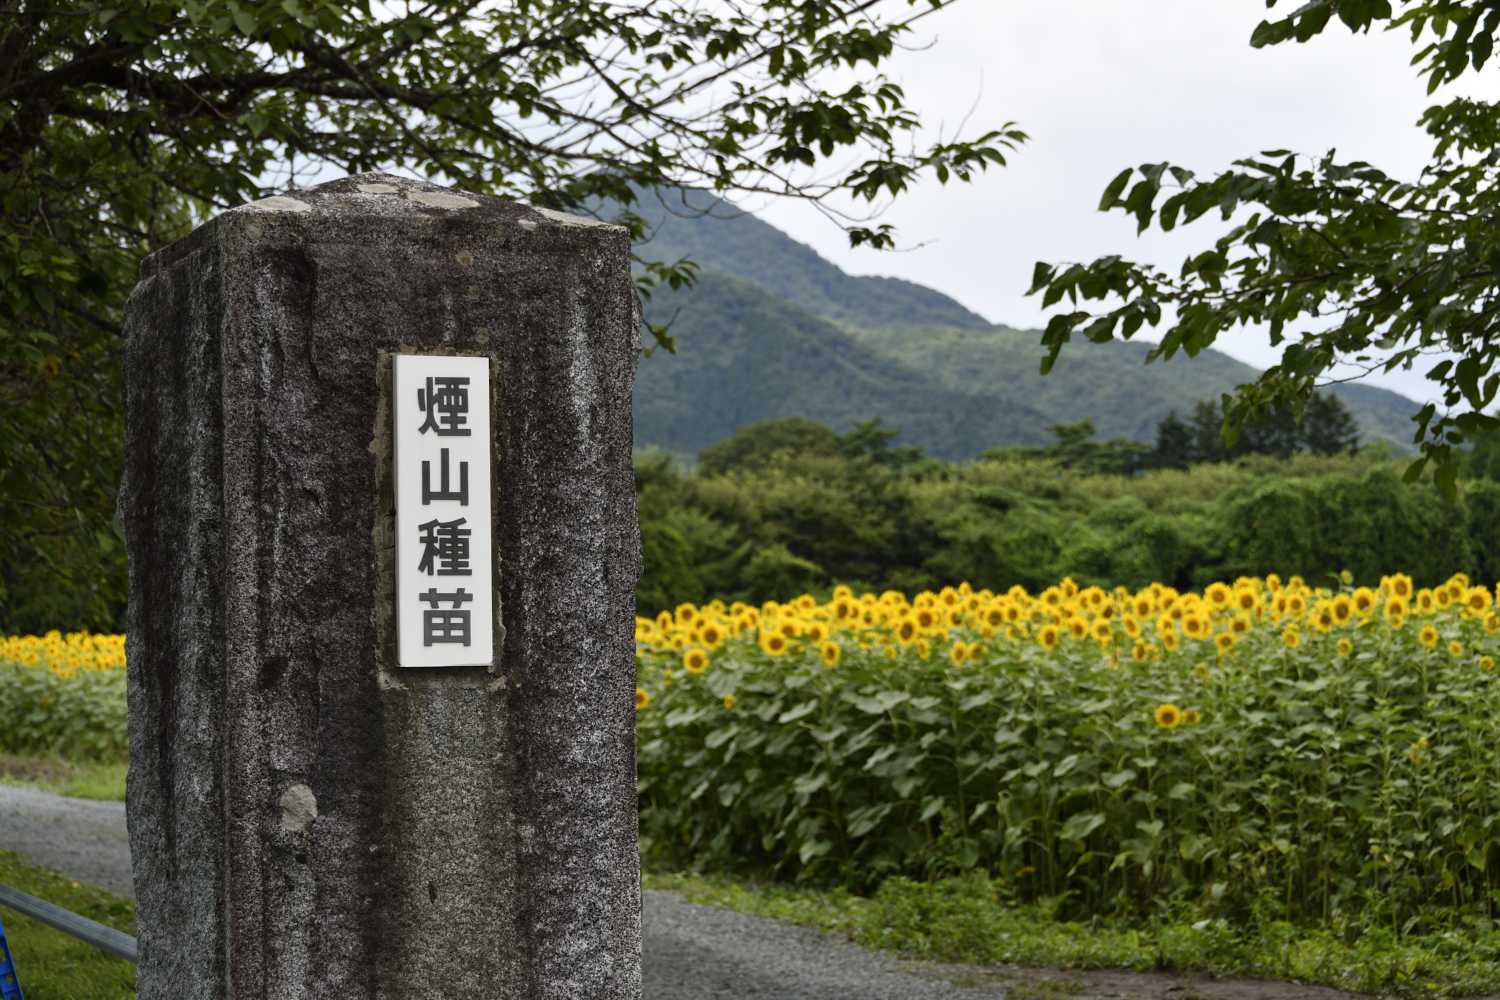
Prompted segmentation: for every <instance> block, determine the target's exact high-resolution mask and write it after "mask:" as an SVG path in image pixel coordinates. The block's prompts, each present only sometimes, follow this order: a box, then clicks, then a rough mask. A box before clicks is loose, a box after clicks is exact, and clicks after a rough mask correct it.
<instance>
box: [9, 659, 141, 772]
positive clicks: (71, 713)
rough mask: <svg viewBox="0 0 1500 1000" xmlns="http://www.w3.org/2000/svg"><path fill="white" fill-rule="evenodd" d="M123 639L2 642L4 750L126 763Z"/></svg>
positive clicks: (127, 744)
mask: <svg viewBox="0 0 1500 1000" xmlns="http://www.w3.org/2000/svg"><path fill="white" fill-rule="evenodd" d="M125 719H126V709H125V637H124V636H123V635H101V634H95V633H90V632H71V633H68V634H67V635H63V634H62V633H60V632H55V631H54V632H48V633H47V634H46V635H28V636H0V752H5V753H20V754H49V755H58V756H63V757H71V758H83V759H95V760H120V759H123V758H124V756H125V754H126V752H127V750H128V749H129V743H128V741H127V738H126V731H125Z"/></svg>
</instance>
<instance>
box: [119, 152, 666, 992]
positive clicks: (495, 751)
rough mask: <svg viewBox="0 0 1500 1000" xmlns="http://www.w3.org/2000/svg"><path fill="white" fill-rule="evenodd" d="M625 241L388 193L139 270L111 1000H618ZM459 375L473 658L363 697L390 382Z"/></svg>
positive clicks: (133, 325)
mask: <svg viewBox="0 0 1500 1000" xmlns="http://www.w3.org/2000/svg"><path fill="white" fill-rule="evenodd" d="M636 344H637V313H636V307H635V297H634V294H633V291H632V285H631V278H630V244H629V237H628V234H627V233H626V231H625V230H623V229H620V228H618V227H611V226H603V225H599V224H596V223H594V222H592V221H590V220H586V219H581V218H575V217H572V216H566V215H562V214H560V213H555V212H549V211H542V210H538V209H534V208H529V207H526V206H523V205H518V204H511V203H507V202H502V201H498V200H495V199H491V198H485V197H480V196H475V195H471V194H466V193H460V192H456V191H451V190H446V189H442V188H438V187H434V186H432V185H429V184H422V183H417V182H413V181H409V180H405V179H401V178H397V177H392V176H388V175H381V174H370V175H363V176H359V177H351V178H346V179H344V180H339V181H335V182H333V183H330V184H325V185H322V186H320V187H317V188H314V189H312V190H310V191H307V192H305V193H301V194H297V195H295V196H290V197H274V198H267V199H265V200H263V201H258V202H255V203H252V204H248V205H244V206H241V207H239V208H236V209H233V210H230V211H227V212H225V213H223V214H222V215H220V216H218V217H217V218H216V219H214V220H213V221H211V222H209V223H207V224H206V225H204V226H202V227H201V228H199V229H198V230H196V231H195V232H194V233H192V234H191V235H190V236H188V237H187V238H185V239H183V240H181V241H180V242H178V243H176V244H174V245H172V246H170V247H167V248H166V249H164V250H162V251H160V252H159V253H156V254H154V255H152V256H151V257H150V258H149V259H148V260H147V261H146V263H145V265H144V267H143V270H142V278H141V282H140V284H139V285H138V286H137V287H136V289H135V292H134V294H133V295H132V296H131V299H130V304H129V308H128V311H127V318H126V343H125V414H126V462H125V479H124V483H123V484H122V487H121V491H120V501H119V503H120V513H121V517H122V520H123V522H124V526H125V533H126V539H127V544H128V548H129V555H130V612H129V638H128V640H127V652H128V655H129V699H130V775H129V782H128V796H127V799H128V814H127V815H128V818H129V826H130V846H131V854H132V857H133V861H134V874H135V887H136V895H137V899H138V900H139V931H140V948H141V964H140V969H139V985H138V995H139V996H140V997H141V998H142V1000H220V998H224V1000H252V998H253V1000H269V998H278V1000H293V998H296V1000H302V998H307V1000H314V998H316V1000H341V998H359V1000H366V998H374V1000H387V998H389V1000H397V998H401V1000H412V998H418V997H420V998H422V1000H439V998H442V1000H468V998H478V997H484V998H486V1000H489V998H495V1000H500V998H516V1000H563V998H568V1000H591V998H600V1000H605V998H608V1000H617V998H620V1000H623V998H636V997H639V996H640V881H639V854H638V849H637V835H636V796H635V760H634V727H635V714H634V708H633V701H632V699H633V695H634V690H635V682H634V639H633V634H632V629H633V625H632V615H633V608H634V602H633V594H634V589H635V583H636V578H637V576H638V573H639V546H638V541H637V526H636V518H635V495H634V489H633V483H632V472H631V462H630V448H631V415H630V398H631V383H632V378H633V366H634V360H635V348H636ZM398 353H401V354H444V353H447V354H459V355H470V356H484V357H487V358H488V359H489V362H490V373H491V380H492V385H491V387H490V392H491V396H490V402H491V409H492V413H493V440H492V451H491V468H492V470H493V472H492V487H493V493H492V504H491V507H492V515H491V520H492V526H493V537H494V539H495V553H494V564H495V570H494V575H495V577H496V580H495V589H494V593H495V594H496V595H497V597H496V600H497V603H498V605H499V606H498V608H497V609H496V614H495V622H496V626H495V632H496V635H495V639H496V641H495V650H496V656H495V659H494V661H493V662H492V663H490V664H489V666H488V667H484V666H480V667H456V668H446V669H402V668H401V667H399V666H398V665H397V658H396V635H395V628H396V625H395V619H394V616H393V614H392V609H393V600H394V588H395V580H394V563H393V560H394V556H393V546H394V536H393V525H394V510H393V485H392V481H391V476H392V468H391V440H392V428H391V399H390V392H391V357H392V355H393V354H398Z"/></svg>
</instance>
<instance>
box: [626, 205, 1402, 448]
mask: <svg viewBox="0 0 1500 1000" xmlns="http://www.w3.org/2000/svg"><path fill="white" fill-rule="evenodd" d="M634 211H636V212H637V213H639V214H640V215H642V216H643V217H645V218H646V220H647V225H648V232H649V233H650V234H651V236H650V239H649V240H648V241H647V242H646V243H644V244H643V245H641V246H640V247H639V248H638V252H639V253H640V254H641V255H642V256H643V257H646V258H648V259H658V260H675V259H678V258H681V257H688V258H691V259H692V260H694V261H695V262H696V263H697V264H698V265H699V267H700V271H699V276H698V281H697V283H696V285H695V286H694V287H692V288H687V289H681V290H677V291H671V290H666V289H659V290H658V291H657V292H656V293H655V295H654V296H653V297H652V299H651V301H650V302H648V304H647V316H648V318H649V319H650V320H651V321H653V322H667V321H669V320H670V321H671V323H672V327H671V330H672V335H673V337H674V338H675V339H676V340H677V343H678V345H679V346H678V353H677V354H675V355H670V354H666V353H665V352H657V353H655V354H653V355H652V356H650V357H648V358H645V359H643V360H642V362H641V364H640V367H639V369H638V370H637V390H636V406H635V418H636V443H637V446H639V447H650V446H655V447H661V448H665V449H667V450H668V451H671V452H674V453H677V454H680V455H684V456H686V455H691V454H695V453H696V452H697V451H699V450H701V449H702V448H704V447H706V446H707V445H709V444H712V443H714V442H715V441H718V440H721V439H722V438H724V437H727V436H728V435H729V434H732V433H733V432H734V431H735V430H737V429H738V428H739V427H741V426H744V425H745V424H749V423H755V422H758V421H761V420H770V419H776V418H780V417H792V416H797V417H806V418H808V419H813V420H818V421H820V422H823V423H827V424H829V425H830V426H832V427H834V428H835V429H838V430H847V429H849V428H850V427H852V426H853V425H854V424H856V423H859V422H862V421H865V420H870V419H875V418H879V419H880V420H882V421H883V423H884V424H885V425H886V426H887V427H891V428H894V429H898V430H899V431H900V432H901V433H900V436H899V438H898V439H897V440H898V443H901V444H906V445H915V446H918V447H921V448H922V449H923V450H924V451H927V452H928V453H930V454H933V455H936V456H939V457H943V458H948V459H970V458H975V457H977V456H978V455H980V454H982V453H983V452H984V451H986V450H988V449H990V448H995V447H1002V446H1006V445H1028V444H1041V443H1045V442H1046V441H1048V440H1049V439H1050V435H1049V433H1048V430H1047V429H1048V428H1049V427H1050V426H1053V425H1055V424H1065V423H1073V422H1076V421H1078V420H1083V419H1088V420H1092V421H1093V422H1094V426H1095V428H1096V430H1097V432H1098V434H1099V436H1100V437H1105V438H1108V437H1125V438H1130V439H1133V440H1138V441H1148V442H1149V441H1151V440H1154V436H1155V428H1156V425H1157V423H1159V422H1160V420H1161V419H1162V418H1163V417H1165V416H1166V414H1167V413H1168V412H1169V411H1171V410H1174V409H1175V410H1176V411H1177V412H1178V413H1179V414H1184V415H1185V414H1186V413H1187V412H1188V411H1190V410H1191V409H1192V407H1193V405H1194V404H1195V403H1196V402H1198V401H1199V400H1202V399H1217V398H1218V396H1219V395H1220V394H1222V393H1223V392H1226V391H1229V390H1230V389H1232V388H1233V387H1234V386H1235V385H1238V384H1240V383H1243V382H1245V381H1247V380H1249V379H1251V378H1253V377H1254V376H1255V374H1256V371H1255V369H1253V368H1252V367H1250V366H1249V365H1246V364H1244V363H1242V362H1239V361H1236V360H1234V359H1233V358H1230V357H1229V356H1228V355H1226V354H1224V353H1222V352H1220V351H1214V350H1209V351H1205V352H1203V353H1202V354H1200V355H1198V357H1196V358H1192V359H1186V358H1178V359H1173V360H1172V361H1169V362H1161V363H1157V364H1150V365H1147V364H1143V363H1142V362H1143V361H1144V358H1145V355H1146V353H1147V351H1148V350H1149V346H1148V345H1147V344H1144V343H1138V342H1127V341H1115V342H1113V343H1110V344H1097V345H1096V344H1079V345H1077V346H1076V347H1070V348H1069V349H1067V350H1065V352H1064V355H1063V357H1062V359H1061V360H1060V361H1059V363H1058V365H1057V367H1056V368H1055V369H1054V371H1053V372H1052V373H1051V374H1050V375H1047V376H1042V375H1041V374H1040V361H1041V357H1042V348H1041V343H1040V333H1039V332H1038V331H1034V330H1019V329H1015V328H1011V327H1007V326H1003V325H998V324H992V323H990V322H989V321H988V320H986V319H985V318H984V317H982V316H979V315H978V314H976V313H974V312H972V311H971V310H969V309H967V308H965V307H964V306H963V305H962V304H960V303H958V302H957V301H956V300H954V299H952V298H951V297H949V296H947V295H945V294H943V293H942V292H939V291H937V290H935V289H931V288H928V287H926V286H923V285H919V284H916V283H914V282H909V281H906V280H904V279H900V278H885V277H874V276H856V275H850V274H847V273H845V272H844V271H843V270H842V269H840V268H839V267H837V265H835V264H833V263H832V262H830V261H828V260H826V259H825V258H823V257H821V256H819V255H818V254H817V253H816V251H814V250H813V249H812V248H811V247H808V246H806V245H805V244H801V243H798V242H797V241H795V240H793V239H792V238H791V237H789V236H787V235H786V234H784V233H782V232H781V231H780V230H777V229H776V228H775V227H773V226H771V225H770V224H769V223H766V222H765V221H763V220H761V219H758V218H756V217H755V216H754V215H751V214H748V213H745V212H742V211H740V210H739V209H737V208H735V207H733V206H730V205H728V204H727V203H725V202H723V201H721V200H720V199H717V198H714V197H713V196H712V195H708V194H706V193H703V192H696V191H693V192H683V191H673V192H667V193H665V194H664V195H663V196H662V197H661V198H660V199H656V200H653V199H651V198H650V196H649V195H648V196H644V197H643V200H642V203H641V204H639V205H637V206H635V207H634ZM1329 391H1331V392H1333V393H1334V394H1335V395H1338V396H1339V397H1340V398H1342V399H1343V400H1344V402H1345V403H1346V404H1348V405H1349V407H1350V409H1351V410H1352V411H1353V412H1354V414H1355V417H1356V419H1357V420H1358V422H1359V424H1360V430H1361V433H1362V436H1363V438H1364V440H1366V441H1384V442H1387V443H1388V444H1390V445H1391V446H1392V448H1393V449H1394V450H1398V451H1404V450H1409V447H1410V446H1409V444H1407V442H1408V441H1409V439H1410V437H1411V434H1412V430H1413V428H1412V425H1411V423H1410V417H1411V415H1412V414H1414V413H1415V412H1416V411H1417V409H1418V408H1419V404H1417V403H1416V402H1414V401H1412V400H1409V399H1407V398H1406V397H1404V396H1401V395H1399V394H1398V393H1394V392H1390V391H1389V390H1385V389H1378V388H1375V387H1371V386H1359V385H1341V386H1334V387H1332V388H1331V389H1330V390H1329Z"/></svg>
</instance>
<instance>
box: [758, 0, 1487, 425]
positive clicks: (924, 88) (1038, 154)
mask: <svg viewBox="0 0 1500 1000" xmlns="http://www.w3.org/2000/svg"><path fill="white" fill-rule="evenodd" d="M1294 6H1295V5H1294V4H1290V3H1288V4H1282V5H1280V6H1278V8H1277V11H1278V12H1279V11H1280V9H1281V7H1286V8H1287V9H1288V10H1291V9H1293V7H1294ZM1265 15H1266V9H1265V5H1264V4H1263V3H1262V2H1260V0H964V2H961V3H959V4H957V5H956V6H955V7H953V8H950V9H949V10H947V11H944V12H942V13H940V14H936V15H934V16H932V17H930V18H928V19H927V20H926V21H925V22H924V23H923V26H922V28H921V29H920V31H919V36H920V37H919V40H920V41H921V42H923V43H929V42H930V43H931V44H930V46H928V47H927V48H925V49H922V50H918V51H909V52H904V53H901V54H900V55H899V57H898V58H897V59H895V60H894V61H893V62H892V64H891V75H892V76H893V77H894V78H896V79H897V81H898V82H900V83H901V84H902V85H903V86H904V87H905V88H906V90H907V94H908V97H909V98H910V100H911V102H912V104H913V105H914V107H916V108H917V109H918V110H919V111H920V112H921V114H922V116H923V121H924V125H925V126H927V127H928V128H938V127H946V129H947V130H948V131H950V132H951V130H952V128H953V126H954V125H956V124H957V122H958V121H959V120H960V119H961V118H962V117H963V116H964V114H966V113H968V112H969V110H970V108H971V107H973V108H974V110H973V113H972V118H971V120H970V131H971V134H973V133H975V132H977V131H978V130H982V129H984V128H988V127H990V126H992V125H997V124H999V123H1002V122H1005V121H1010V120H1014V121H1016V122H1017V123H1019V124H1020V126H1021V127H1022V128H1024V129H1025V130H1026V131H1027V132H1029V133H1030V134H1031V137H1032V139H1031V142H1029V143H1028V144H1026V145H1025V146H1023V147H1021V149H1020V150H1019V151H1018V152H1017V153H1016V154H1015V155H1014V157H1013V158H1012V160H1011V165H1010V166H1009V167H1006V168H1004V169H999V170H993V169H992V170H991V171H990V172H989V173H988V174H986V175H984V176H982V177H981V178H980V179H979V180H977V181H976V182H974V183H971V184H967V185H965V184H950V185H949V186H948V187H943V186H940V185H938V184H936V183H935V182H934V183H931V184H928V185H924V186H922V187H921V188H919V189H917V190H914V191H911V192H909V193H907V194H905V195H903V196H902V197H901V198H900V199H899V200H898V201H897V202H896V203H895V205H894V206H893V207H892V208H891V209H890V210H889V211H888V212H887V213H886V214H885V215H884V216H883V221H887V222H891V223H893V224H895V225H896V226H897V228H898V230H899V232H900V237H901V239H902V242H903V243H904V244H906V245H908V246H911V247H913V248H912V249H910V250H909V251H908V252H903V253H882V252H877V251H871V250H868V249H861V250H850V249H849V247H848V241H847V238H846V237H845V236H844V234H843V233H842V231H840V230H839V229H838V228H837V227H835V226H834V225H833V224H831V223H830V222H828V221H827V220H826V219H824V218H822V217H821V216H820V215H819V214H818V213H817V212H816V211H815V210H814V209H812V208H811V207H809V206H806V205H801V204H796V203H782V202H770V203H768V202H765V201H760V202H747V203H745V207H746V208H749V209H752V210H754V211H755V212H756V214H757V215H759V216H760V217H762V218H764V219H766V220H767V221H769V222H771V223H772V224H774V225H776V226H778V227H779V228H781V229H783V230H785V231H787V232H788V233H790V234H792V235H793V236H794V237H795V238H797V239H798V240H801V241H802V242H804V243H808V244H810V245H812V246H813V247H815V248H816V249H817V250H818V251H819V252H820V253H822V254H823V255H824V256H826V257H828V258H829V259H831V260H833V261H834V262H836V263H838V264H839V265H840V266H842V267H843V268H845V269H846V270H849V271H851V272H854V273H858V274H883V275H892V276H898V277H903V278H907V279H910V280H912V281H916V282H920V283H922V284H924V285H929V286H931V287H933V288H936V289H939V290H940V291H943V292H946V293H947V294H949V295H951V296H953V297H954V298H956V299H958V300H959V301H960V302H962V303H963V304H964V305H966V306H968V307H969V308H970V309H973V310H974V311H975V312H978V313H980V314H981V315H983V316H985V317H986V318H988V319H990V320H992V321H994V322H997V323H1005V324H1008V325H1014V326H1026V327H1031V326H1040V325H1042V323H1043V322H1044V317H1045V314H1044V313H1043V312H1042V310H1041V309H1040V308H1039V305H1040V303H1039V301H1038V300H1037V299H1035V298H1027V297H1026V296H1025V291H1026V287H1027V285H1028V283H1029V280H1030V275H1031V267H1032V264H1033V263H1034V262H1035V261H1037V260H1046V261H1049V262H1054V263H1055V262H1060V261H1072V260H1092V259H1093V258H1094V257H1096V256H1099V255H1102V254H1106V253H1123V254H1125V255H1127V256H1131V257H1134V258H1137V259H1144V260H1151V261H1155V262H1157V263H1161V264H1164V265H1168V266H1170V267H1172V268H1174V269H1175V267H1176V266H1177V265H1178V264H1179V263H1180V262H1181V260H1182V258H1183V257H1184V256H1185V255H1186V253H1187V252H1188V251H1189V250H1190V249H1194V248H1197V249H1201V248H1202V247H1204V246H1206V245H1207V244H1209V243H1210V242H1211V241H1212V239H1213V238H1214V236H1215V235H1216V234H1217V231H1218V228H1219V225H1220V224H1219V223H1218V222H1217V219H1218V216H1217V213H1210V216H1209V217H1207V218H1206V219H1205V220H1201V221H1200V222H1198V223H1197V224H1195V225H1193V226H1189V227H1187V228H1186V229H1185V230H1182V231H1180V232H1178V233H1173V234H1170V235H1167V236H1163V235H1162V234H1160V233H1152V232H1148V233H1147V234H1146V235H1145V236H1143V237H1140V238H1137V237H1136V235H1135V225H1134V222H1133V221H1132V220H1130V219H1128V218H1127V217H1125V216H1123V215H1119V214H1117V213H1111V214H1107V215H1106V214H1103V213H1100V212H1098V211H1096V209H1095V206H1096V205H1097V203H1098V200H1099V195H1100V193H1101V192H1102V191H1103V189H1104V186H1105V185H1106V184H1107V183H1108V182H1109V179H1110V178H1111V177H1113V176H1114V175H1115V174H1116V173H1118V172H1119V171H1120V170H1121V169H1123V168H1124V167H1126V166H1132V165H1136V164H1140V163H1144V162H1155V161H1161V160H1170V161H1172V162H1174V163H1177V164H1180V165H1182V166H1186V167H1189V168H1191V169H1194V170H1196V171H1198V172H1199V173H1200V174H1211V173H1213V172H1215V171H1217V170H1218V169H1220V168H1222V167H1225V166H1227V165H1229V163H1230V162H1231V161H1232V160H1234V159H1236V158H1239V157H1242V156H1245V155H1247V154H1253V153H1255V152H1258V151H1260V150H1264V149H1281V148H1284V149H1292V150H1296V151H1298V152H1303V153H1308V154H1315V155H1316V154H1321V153H1323V152H1326V151H1327V150H1328V149H1329V148H1337V149H1338V150H1339V152H1340V154H1341V155H1344V156H1348V157H1351V158H1353V157H1358V158H1361V159H1366V160H1369V161H1371V162H1373V163H1375V164H1376V165H1378V166H1381V167H1382V168H1384V169H1386V170H1387V171H1389V172H1391V173H1394V174H1396V175H1398V176H1406V177H1414V176H1415V175H1416V173H1417V172H1418V171H1419V170H1420V168H1421V166H1422V164H1423V163H1424V162H1425V161H1426V158H1427V155H1428V153H1429V149H1430V145H1429V142H1428V140H1427V137H1426V136H1425V135H1424V134H1423V133H1422V132H1421V130H1420V129H1418V128H1417V127H1416V125H1415V122H1416V120H1417V118H1418V117H1419V116H1420V114H1421V112H1422V110H1423V109H1424V108H1425V107H1427V106H1428V105H1429V104H1430V103H1434V102H1435V100H1438V99H1442V98H1444V97H1446V96H1450V95H1447V93H1446V92H1445V91H1440V92H1439V93H1438V94H1437V95H1436V97H1435V98H1430V97H1429V96H1428V95H1427V94H1426V93H1425V83H1424V81H1422V80H1421V79H1419V78H1418V76H1417V73H1416V71H1415V70H1414V69H1413V68H1412V67H1411V66H1410V65H1409V60H1410V57H1411V54H1412V51H1413V49H1412V47H1411V46H1410V44H1409V39H1408V36H1406V35H1405V34H1402V33H1391V32H1376V33H1374V34H1370V35H1361V36H1357V37H1356V36H1351V35H1350V34H1349V33H1348V32H1347V31H1346V30H1344V29H1343V28H1342V27H1340V26H1335V27H1333V28H1330V29H1329V30H1328V31H1327V32H1326V33H1325V35H1324V36H1321V37H1319V38H1317V39H1315V40H1313V41H1312V42H1311V43H1309V44H1306V45H1284V46H1280V47H1277V48H1272V49H1261V50H1255V49H1251V48H1250V46H1249V37H1250V32H1251V30H1252V29H1253V28H1254V27H1255V25H1256V23H1257V22H1258V21H1259V20H1260V19H1262V18H1263V17H1264V16H1265ZM1468 87H1469V90H1468V92H1471V93H1472V92H1474V91H1473V87H1474V85H1473V84H1469V85H1468ZM1491 92H1493V88H1492V89H1491ZM976 102H977V107H976V106H975V104H976ZM1219 347H1220V348H1221V349H1223V350H1225V351H1226V352H1227V353H1229V354H1231V355H1233V356H1235V357H1237V358H1240V359H1242V360H1244V361H1248V362H1250V363H1252V364H1255V365H1257V366H1262V367H1263V366H1265V365H1266V364H1269V363H1270V362H1271V361H1272V360H1274V352H1273V351H1272V349H1271V348H1270V346H1269V344H1267V343H1266V342H1265V340H1264V338H1263V336H1261V335H1258V334H1253V333H1250V334H1240V333H1236V334H1231V335H1228V336H1226V337H1225V338H1223V339H1221V340H1220V342H1219ZM1079 349H1080V350H1084V349H1087V348H1086V346H1080V347H1079ZM1372 381H1373V380H1372ZM1377 384H1383V385H1386V386H1388V387H1390V388H1396V389H1398V390H1400V391H1403V392H1405V393H1406V394H1408V395H1412V396H1415V397H1417V398H1422V399H1426V398H1429V397H1430V396H1431V393H1430V391H1429V390H1430V387H1431V383H1428V382H1427V381H1426V380H1425V379H1424V378H1423V377H1422V373H1421V372H1417V371H1414V372H1410V373H1399V372H1398V373H1394V374H1393V375H1391V376H1389V377H1386V378H1384V379H1383V380H1380V381H1378V382H1377Z"/></svg>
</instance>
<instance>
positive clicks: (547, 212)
mask: <svg viewBox="0 0 1500 1000" xmlns="http://www.w3.org/2000/svg"><path fill="white" fill-rule="evenodd" d="M527 207H529V208H530V209H531V210H532V211H533V212H536V213H537V214H538V215H540V216H542V217H544V218H547V219H551V220H552V221H553V222H556V223H559V224H560V225H564V226H571V227H575V228H578V229H621V230H623V229H624V228H625V227H624V226H617V225H615V224H614V223H613V222H605V221H603V220H602V219H591V218H589V217H588V216H586V215H573V214H572V213H571V212H559V211H558V210H557V209H555V208H538V207H537V206H535V205H530V206H527Z"/></svg>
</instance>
